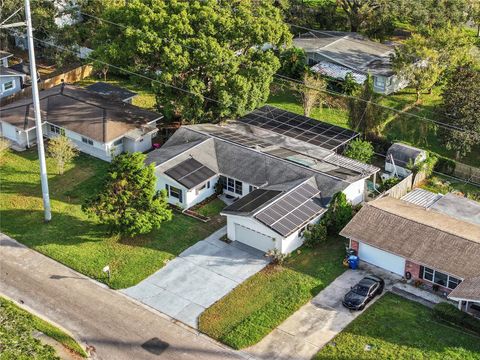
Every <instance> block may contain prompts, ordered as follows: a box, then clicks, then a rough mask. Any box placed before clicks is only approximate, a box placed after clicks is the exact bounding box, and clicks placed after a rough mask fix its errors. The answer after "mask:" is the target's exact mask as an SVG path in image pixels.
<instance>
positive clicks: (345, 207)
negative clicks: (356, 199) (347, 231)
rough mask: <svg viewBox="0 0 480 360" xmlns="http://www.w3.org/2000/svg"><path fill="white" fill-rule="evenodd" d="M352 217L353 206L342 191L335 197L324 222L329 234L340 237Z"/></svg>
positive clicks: (324, 217)
mask: <svg viewBox="0 0 480 360" xmlns="http://www.w3.org/2000/svg"><path fill="white" fill-rule="evenodd" d="M352 217H353V208H352V204H350V203H349V202H348V201H347V196H346V195H345V194H344V193H343V192H341V191H340V192H338V193H336V194H335V195H333V197H332V200H331V201H330V204H329V206H328V210H327V212H326V213H325V215H324V216H323V219H322V221H323V222H324V224H325V225H326V227H327V230H328V233H329V234H332V235H338V233H339V232H340V230H342V229H343V228H344V227H345V226H346V225H347V223H348V222H349V221H350V220H351V219H352Z"/></svg>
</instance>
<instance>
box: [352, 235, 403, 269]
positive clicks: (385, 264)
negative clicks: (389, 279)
mask: <svg viewBox="0 0 480 360" xmlns="http://www.w3.org/2000/svg"><path fill="white" fill-rule="evenodd" d="M359 245H360V246H359V249H358V257H359V258H360V261H366V262H368V263H370V264H373V265H376V266H378V267H381V268H383V269H386V270H388V271H391V272H393V273H395V274H398V275H403V274H404V272H405V259H404V258H402V257H400V256H397V255H393V254H391V253H389V252H386V251H383V250H380V249H377V248H375V247H373V246H370V245H367V244H364V243H360V244H359Z"/></svg>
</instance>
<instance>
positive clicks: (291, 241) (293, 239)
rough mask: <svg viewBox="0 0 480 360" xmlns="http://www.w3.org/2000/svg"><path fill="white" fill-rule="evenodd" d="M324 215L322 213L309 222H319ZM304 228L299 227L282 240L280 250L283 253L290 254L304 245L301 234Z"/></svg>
mask: <svg viewBox="0 0 480 360" xmlns="http://www.w3.org/2000/svg"><path fill="white" fill-rule="evenodd" d="M322 216H323V214H322V215H320V216H317V217H316V218H314V219H313V220H312V221H310V222H309V223H308V224H316V223H318V221H319V220H320V219H321V217H322ZM302 230H303V228H302V229H298V230H297V231H295V232H294V233H293V234H290V235H288V236H287V237H286V238H284V239H283V240H282V248H281V249H280V250H281V251H282V253H283V254H289V253H291V252H292V251H294V250H296V249H298V248H299V247H300V246H302V245H303V241H304V239H303V237H301V236H299V235H300V232H301V231H302Z"/></svg>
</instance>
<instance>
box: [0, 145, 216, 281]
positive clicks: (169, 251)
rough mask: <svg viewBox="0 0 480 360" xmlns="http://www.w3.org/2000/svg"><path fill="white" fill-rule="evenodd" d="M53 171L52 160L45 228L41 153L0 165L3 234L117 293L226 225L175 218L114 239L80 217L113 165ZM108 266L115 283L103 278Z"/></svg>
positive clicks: (10, 157) (84, 163) (78, 163)
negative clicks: (49, 207)
mask: <svg viewBox="0 0 480 360" xmlns="http://www.w3.org/2000/svg"><path fill="white" fill-rule="evenodd" d="M53 165H54V164H53V162H52V161H51V159H48V160H47V167H48V173H49V186H50V197H51V200H52V221H51V222H50V223H48V224H45V223H44V222H43V204H42V198H41V189H40V180H39V165H38V161H37V153H36V149H33V150H27V151H25V152H22V153H13V152H10V153H7V155H5V157H4V158H3V159H2V160H0V217H1V231H2V232H4V233H6V234H7V235H9V236H11V237H13V238H14V239H16V240H18V241H20V242H21V243H23V244H25V245H27V246H29V247H31V248H33V249H35V250H37V251H39V252H41V253H43V254H45V255H47V256H49V257H51V258H53V259H55V260H57V261H59V262H61V263H63V264H65V265H67V266H69V267H71V268H73V269H75V270H77V271H79V272H81V273H83V274H85V275H87V276H90V277H92V278H95V279H97V280H99V281H102V282H105V283H108V285H109V286H111V287H112V288H115V289H118V288H125V287H129V286H132V285H135V284H136V283H138V282H139V281H141V280H143V279H144V278H146V277H147V276H149V275H151V274H152V273H154V272H155V271H156V270H158V269H159V268H161V267H162V266H164V265H165V263H166V262H167V261H168V260H170V259H173V258H174V257H175V256H176V255H178V254H179V253H180V252H182V251H183V250H185V249H186V248H188V247H189V246H191V245H193V244H195V243H196V242H197V241H199V240H202V239H204V238H205V237H206V236H208V235H209V234H211V233H212V232H213V231H215V230H216V229H218V228H219V227H221V226H223V225H224V220H223V219H220V217H215V218H214V219H212V220H211V221H210V222H208V223H203V222H201V221H199V220H196V219H193V218H191V217H187V216H185V215H182V214H179V213H176V212H174V218H173V220H171V221H170V222H166V223H164V224H162V227H161V228H160V229H159V230H157V231H153V232H152V233H150V234H148V235H144V236H137V237H135V238H120V237H119V236H117V235H110V234H109V233H108V232H107V229H106V228H105V227H104V226H103V225H100V224H98V223H96V222H95V221H93V220H91V219H89V218H87V217H86V216H85V215H84V214H83V212H82V211H81V203H82V201H83V199H85V198H86V197H88V196H89V195H92V194H94V193H95V191H96V190H97V189H98V187H99V186H100V184H101V183H102V179H103V176H104V174H105V172H106V170H107V166H108V163H106V162H103V161H101V160H98V159H95V158H93V157H90V156H87V155H80V156H79V157H78V158H77V159H76V160H75V162H74V164H73V165H70V166H68V167H67V169H66V171H65V173H64V174H63V175H57V174H56V173H55V171H54V169H55V167H54V166H53ZM107 264H108V265H110V268H111V280H110V282H108V280H107V279H106V277H105V275H104V274H103V273H102V268H103V267H104V266H105V265H107Z"/></svg>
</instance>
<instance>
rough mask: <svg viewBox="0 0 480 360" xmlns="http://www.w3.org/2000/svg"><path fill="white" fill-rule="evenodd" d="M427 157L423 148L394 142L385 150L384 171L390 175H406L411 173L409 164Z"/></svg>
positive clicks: (414, 163)
mask: <svg viewBox="0 0 480 360" xmlns="http://www.w3.org/2000/svg"><path fill="white" fill-rule="evenodd" d="M426 159H427V152H426V151H425V150H422V149H419V148H416V147H413V146H410V145H406V144H401V143H395V144H393V145H392V146H390V147H389V148H388V150H387V155H386V157H385V171H386V172H387V173H388V174H390V175H391V176H397V177H401V178H404V177H407V176H408V175H410V174H411V170H410V169H408V167H410V166H411V165H412V166H413V165H417V164H419V163H421V162H422V161H425V160H426Z"/></svg>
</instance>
